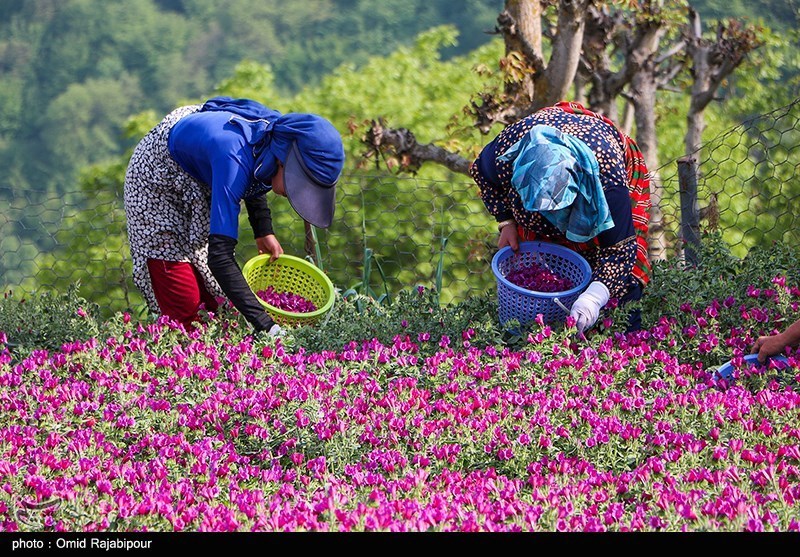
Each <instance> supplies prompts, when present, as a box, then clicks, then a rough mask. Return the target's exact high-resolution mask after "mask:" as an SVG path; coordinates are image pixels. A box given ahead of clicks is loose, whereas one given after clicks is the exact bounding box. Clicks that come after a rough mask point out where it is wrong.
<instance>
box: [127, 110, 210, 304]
mask: <svg viewBox="0 0 800 557" xmlns="http://www.w3.org/2000/svg"><path fill="white" fill-rule="evenodd" d="M199 110H200V105H191V106H184V107H181V108H178V109H176V110H174V111H172V112H171V113H169V114H168V115H167V116H166V117H165V118H164V119H163V120H162V121H161V122H160V123H159V124H158V125H157V126H156V127H155V128H153V129H152V130H150V132H149V133H148V134H147V135H146V136H144V138H142V140H141V141H140V142H139V144H138V145H137V146H136V148H135V149H134V151H133V155H132V157H131V161H130V163H129V164H128V169H127V172H126V174H125V187H124V202H125V215H126V217H127V227H128V241H129V243H130V250H131V258H132V259H133V282H134V284H136V286H137V288H139V290H140V291H141V292H142V295H143V296H144V298H145V300H146V301H147V305H148V307H149V308H150V311H152V312H153V313H154V314H158V313H160V309H159V306H158V302H157V301H156V297H155V294H154V293H153V285H152V283H151V280H150V272H149V271H148V269H147V259H148V258H153V259H162V260H165V261H188V262H189V263H191V264H192V265H193V266H194V267H195V268H196V269H197V270H198V271H199V273H200V275H201V277H202V279H203V282H204V283H205V286H206V289H207V290H208V292H209V293H211V294H212V295H213V296H222V295H223V292H222V289H221V288H220V287H219V285H218V284H217V281H216V279H214V276H213V275H212V274H211V271H210V270H209V268H208V231H209V224H210V221H211V212H210V206H211V200H210V192H209V189H208V188H207V187H205V186H203V185H202V184H200V183H199V182H198V181H197V180H195V179H194V178H192V177H191V176H190V175H189V174H188V173H187V172H185V171H183V169H181V168H180V166H178V163H176V162H175V160H174V159H173V158H172V157H171V156H170V154H169V151H168V149H167V139H168V137H169V132H170V130H171V129H172V127H173V126H174V125H175V123H176V122H177V121H178V120H180V119H181V118H183V117H184V116H187V115H189V114H193V113H195V112H197V111H199Z"/></svg>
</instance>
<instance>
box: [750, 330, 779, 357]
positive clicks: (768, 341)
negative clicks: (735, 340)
mask: <svg viewBox="0 0 800 557" xmlns="http://www.w3.org/2000/svg"><path fill="white" fill-rule="evenodd" d="M785 348H786V342H785V341H784V339H783V335H771V336H763V337H758V338H757V339H756V341H755V343H754V344H753V347H752V348H751V349H750V353H751V354H758V361H759V363H762V364H763V363H764V362H766V361H767V358H769V357H771V356H777V355H778V354H780V353H781V352H783V350H784V349H785Z"/></svg>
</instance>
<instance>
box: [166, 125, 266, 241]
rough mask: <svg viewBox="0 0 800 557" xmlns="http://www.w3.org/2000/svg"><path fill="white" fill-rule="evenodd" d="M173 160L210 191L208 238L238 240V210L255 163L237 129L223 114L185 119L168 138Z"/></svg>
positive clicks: (251, 176) (173, 129) (174, 127)
mask: <svg viewBox="0 0 800 557" xmlns="http://www.w3.org/2000/svg"><path fill="white" fill-rule="evenodd" d="M168 145H169V152H170V154H171V155H172V158H173V159H175V161H176V162H177V163H178V164H179V165H180V166H181V168H183V170H185V171H186V172H188V173H189V174H190V175H191V176H192V177H193V178H194V179H196V180H197V181H199V182H200V183H203V184H206V185H207V186H208V187H209V188H210V190H211V228H210V230H209V234H221V235H223V236H228V237H230V238H233V239H237V238H238V236H239V210H240V203H241V200H242V198H243V197H244V194H245V191H247V187H248V186H249V184H250V182H251V181H252V178H253V168H254V165H255V161H254V158H253V153H252V150H251V149H249V148H248V145H247V143H246V141H245V138H244V136H243V135H242V133H241V130H240V128H238V127H237V126H235V125H233V124H231V123H230V114H228V113H225V112H199V113H195V114H190V115H189V116H185V117H184V118H182V119H181V120H180V121H178V122H177V123H176V124H175V126H173V128H172V130H171V131H170V135H169V144H168Z"/></svg>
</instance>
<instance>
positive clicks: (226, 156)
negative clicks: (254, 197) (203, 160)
mask: <svg viewBox="0 0 800 557" xmlns="http://www.w3.org/2000/svg"><path fill="white" fill-rule="evenodd" d="M250 179H251V172H250V171H249V169H248V168H246V167H245V166H244V165H242V163H241V156H240V155H238V154H236V153H233V152H230V151H227V152H220V153H219V154H218V155H217V156H215V157H214V158H213V159H212V161H211V227H210V229H209V234H221V235H223V236H228V237H230V238H233V239H238V237H239V209H240V207H241V201H242V198H243V197H244V192H245V190H246V189H247V186H248V184H249V183H250Z"/></svg>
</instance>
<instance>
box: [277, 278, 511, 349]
mask: <svg viewBox="0 0 800 557" xmlns="http://www.w3.org/2000/svg"><path fill="white" fill-rule="evenodd" d="M469 330H472V331H473V335H472V336H471V337H470V339H469V342H471V343H472V344H474V345H476V346H479V345H480V346H485V345H494V344H498V343H500V342H502V332H501V330H500V327H499V323H498V321H497V310H496V300H495V299H494V295H493V294H490V293H486V294H484V295H481V296H476V297H473V298H470V299H468V300H465V301H464V302H460V303H457V304H451V305H447V306H442V305H440V304H439V296H438V293H437V292H436V291H435V289H431V288H424V287H422V286H419V287H417V288H414V289H409V290H404V291H402V292H400V293H398V294H397V296H396V297H395V299H394V300H393V301H392V302H391V303H385V304H381V303H379V302H377V301H376V300H375V299H374V298H371V297H368V296H361V295H358V296H353V297H350V298H343V297H342V296H341V295H338V294H337V298H336V301H335V302H334V306H333V309H332V310H331V312H330V313H329V314H328V316H327V317H326V318H325V319H324V320H323V321H322V322H320V323H319V324H318V325H316V326H313V327H308V326H307V327H301V328H298V329H296V330H294V331H293V332H292V333H291V339H290V340H291V345H293V346H295V347H296V348H299V347H302V348H303V349H305V350H307V351H312V352H317V351H321V350H342V349H343V347H344V346H346V345H347V344H349V343H351V342H356V343H360V342H361V341H369V340H372V339H377V340H379V341H380V342H382V343H388V344H391V343H392V341H393V340H394V338H395V336H397V335H401V336H408V338H410V339H411V341H412V342H419V343H420V347H421V348H420V350H421V352H422V353H430V352H435V351H437V350H439V349H440V346H439V343H440V342H441V341H442V340H443V337H446V338H447V339H449V340H446V342H447V343H450V342H452V346H453V348H454V349H458V347H459V346H462V343H463V342H464V340H465V339H464V338H462V333H464V332H465V331H469ZM424 334H427V335H429V336H428V337H427V340H423V341H421V340H420V335H424Z"/></svg>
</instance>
